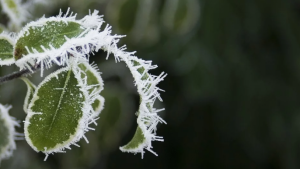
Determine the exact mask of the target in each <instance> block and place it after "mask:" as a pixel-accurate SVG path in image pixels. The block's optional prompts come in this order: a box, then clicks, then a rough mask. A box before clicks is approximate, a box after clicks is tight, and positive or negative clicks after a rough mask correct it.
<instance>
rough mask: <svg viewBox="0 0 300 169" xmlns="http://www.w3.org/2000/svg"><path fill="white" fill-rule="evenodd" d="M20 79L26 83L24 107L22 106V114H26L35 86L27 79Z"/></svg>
mask: <svg viewBox="0 0 300 169" xmlns="http://www.w3.org/2000/svg"><path fill="white" fill-rule="evenodd" d="M21 79H22V80H23V81H24V82H25V83H26V86H27V93H26V97H25V101H24V105H23V109H24V112H25V113H27V110H28V105H29V102H30V100H31V99H32V97H33V94H34V92H35V89H36V86H35V85H34V84H33V83H32V82H31V81H30V80H29V79H27V78H25V77H22V78H21Z"/></svg>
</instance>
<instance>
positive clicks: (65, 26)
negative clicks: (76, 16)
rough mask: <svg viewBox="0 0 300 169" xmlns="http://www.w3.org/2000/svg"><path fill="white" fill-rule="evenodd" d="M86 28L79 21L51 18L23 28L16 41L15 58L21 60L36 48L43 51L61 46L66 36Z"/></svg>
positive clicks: (79, 32)
mask: <svg viewBox="0 0 300 169" xmlns="http://www.w3.org/2000/svg"><path fill="white" fill-rule="evenodd" d="M84 30H85V29H83V28H82V26H81V25H80V24H79V23H76V22H71V21H51V20H49V21H46V22H45V23H43V24H42V25H32V26H29V27H26V28H24V30H22V31H23V34H22V35H21V36H20V37H19V38H18V39H17V41H16V47H15V49H14V58H15V60H19V59H21V58H22V57H23V56H26V55H27V54H28V53H29V52H30V53H33V52H34V49H35V50H36V51H37V52H39V53H43V52H44V51H45V49H51V47H54V48H56V49H57V48H60V47H61V46H62V45H63V44H64V43H65V42H66V41H67V40H66V37H68V38H73V37H77V36H79V35H80V34H81V33H82V32H83V31H84ZM42 46H43V47H44V49H43V48H42ZM26 48H27V49H28V50H29V51H28V50H27V49H26Z"/></svg>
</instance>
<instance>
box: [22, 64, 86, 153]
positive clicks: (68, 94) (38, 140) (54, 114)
mask: <svg viewBox="0 0 300 169" xmlns="http://www.w3.org/2000/svg"><path fill="white" fill-rule="evenodd" d="M85 99H86V98H85V97H84V93H83V92H82V91H81V90H80V87H79V85H78V80H77V79H76V78H75V75H74V73H73V71H72V69H71V68H70V67H67V68H63V69H60V70H58V71H56V72H55V73H53V74H51V75H49V76H48V77H47V78H45V80H44V81H43V82H42V83H41V84H40V85H39V86H38V88H37V89H36V91H35V93H34V96H33V99H32V101H31V103H30V105H29V110H28V115H27V117H26V123H25V136H26V140H27V142H28V143H29V145H31V146H32V148H33V149H35V150H36V151H42V152H44V153H52V152H58V151H60V150H62V149H64V148H68V147H69V146H70V145H71V144H73V143H74V142H76V141H78V139H80V138H79V137H78V135H80V134H81V133H78V132H80V131H81V130H80V127H81V125H82V124H80V121H81V119H83V110H82V109H83V103H84V101H85Z"/></svg>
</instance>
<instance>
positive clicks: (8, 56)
mask: <svg viewBox="0 0 300 169" xmlns="http://www.w3.org/2000/svg"><path fill="white" fill-rule="evenodd" d="M0 47H1V48H0V65H11V64H13V63H14V62H15V60H14V57H13V48H14V39H13V35H12V34H7V33H5V32H3V33H1V34H0Z"/></svg>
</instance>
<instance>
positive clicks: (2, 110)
mask: <svg viewBox="0 0 300 169" xmlns="http://www.w3.org/2000/svg"><path fill="white" fill-rule="evenodd" d="M9 109H11V106H3V105H2V104H0V118H2V119H3V120H4V123H5V126H6V127H7V128H8V130H9V135H8V136H1V137H8V140H9V143H8V145H7V146H6V147H4V148H3V149H0V163H1V160H2V159H7V158H9V157H11V156H12V154H13V151H14V150H15V149H16V143H15V140H16V139H20V136H22V135H21V134H19V133H17V132H16V131H15V126H19V123H18V122H17V121H16V120H15V119H14V118H13V117H11V116H9V114H8V111H9Z"/></svg>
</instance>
